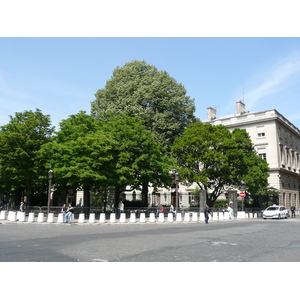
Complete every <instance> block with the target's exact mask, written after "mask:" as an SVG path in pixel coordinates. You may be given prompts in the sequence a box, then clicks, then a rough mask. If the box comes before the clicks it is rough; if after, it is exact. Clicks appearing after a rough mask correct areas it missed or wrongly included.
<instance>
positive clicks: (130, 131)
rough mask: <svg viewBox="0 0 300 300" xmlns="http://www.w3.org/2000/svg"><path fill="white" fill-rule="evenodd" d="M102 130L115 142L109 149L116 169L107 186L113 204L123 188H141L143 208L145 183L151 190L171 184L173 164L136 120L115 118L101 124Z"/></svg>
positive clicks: (145, 200)
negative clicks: (110, 188)
mask: <svg viewBox="0 0 300 300" xmlns="http://www.w3.org/2000/svg"><path fill="white" fill-rule="evenodd" d="M103 130H104V131H105V132H106V133H109V134H110V135H111V138H112V139H113V140H114V142H115V149H112V153H113V154H112V155H113V157H114V162H115V163H114V166H115V168H114V169H113V170H112V173H113V176H112V178H111V179H112V180H111V182H110V185H112V186H115V188H116V197H115V198H116V202H118V200H119V195H120V193H121V192H123V191H124V190H125V188H126V187H130V189H131V190H133V189H140V187H141V186H142V203H143V204H142V205H144V206H146V205H147V204H148V183H149V182H151V184H152V186H153V187H154V188H155V187H158V186H167V185H170V183H171V182H170V176H169V170H170V168H171V167H172V165H173V161H172V160H171V159H170V158H169V157H168V156H167V155H166V154H165V150H164V147H163V146H162V145H161V144H159V143H157V142H156V141H155V138H154V134H153V133H152V132H150V131H149V130H147V129H146V127H145V125H144V124H143V122H142V120H140V119H139V118H138V117H129V116H126V115H120V116H116V117H114V118H112V119H111V120H110V121H108V122H106V123H105V124H104V125H103Z"/></svg>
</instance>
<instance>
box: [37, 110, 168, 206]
mask: <svg viewBox="0 0 300 300" xmlns="http://www.w3.org/2000/svg"><path fill="white" fill-rule="evenodd" d="M60 128H61V129H60V131H58V132H57V133H56V136H55V137H54V139H53V142H52V143H50V144H47V145H45V146H44V147H43V148H42V150H41V151H40V153H41V155H42V156H43V157H49V163H51V165H52V168H53V171H54V173H55V182H56V184H59V185H62V186H66V187H69V188H73V189H78V188H79V189H84V190H85V193H84V194H85V195H84V205H85V206H89V201H90V200H89V196H88V195H89V191H90V189H94V190H95V189H98V188H107V187H109V186H114V187H115V188H116V191H118V192H119V194H120V193H121V192H122V191H124V190H125V188H126V187H127V186H129V187H130V188H131V189H138V188H140V186H142V185H144V184H146V183H147V185H148V182H151V183H152V184H153V185H154V186H157V185H160V186H161V185H164V184H168V183H169V177H168V171H169V168H170V164H171V160H170V158H168V157H167V156H166V155H165V154H163V152H164V149H163V147H162V146H161V145H160V144H158V143H157V142H156V141H155V139H154V135H153V133H152V132H150V131H149V130H147V129H146V127H145V126H144V125H143V122H142V121H141V120H140V119H139V118H138V117H129V116H127V115H124V116H116V117H114V118H111V119H110V120H109V121H102V122H101V121H99V120H96V119H95V118H94V117H92V116H90V115H87V114H86V113H85V112H80V113H78V114H76V115H71V116H70V117H69V118H68V119H66V120H63V121H62V122H61V123H60ZM116 201H118V195H117V197H116ZM144 201H145V202H146V205H147V199H145V198H144Z"/></svg>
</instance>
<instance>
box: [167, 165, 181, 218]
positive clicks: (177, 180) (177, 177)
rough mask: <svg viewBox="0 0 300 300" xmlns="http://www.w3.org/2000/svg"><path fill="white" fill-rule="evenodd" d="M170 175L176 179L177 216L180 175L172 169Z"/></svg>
mask: <svg viewBox="0 0 300 300" xmlns="http://www.w3.org/2000/svg"><path fill="white" fill-rule="evenodd" d="M169 174H171V175H173V176H174V179H175V210H176V214H177V213H178V202H179V199H178V182H179V174H178V172H177V170H176V169H172V170H171V171H170V172H169Z"/></svg>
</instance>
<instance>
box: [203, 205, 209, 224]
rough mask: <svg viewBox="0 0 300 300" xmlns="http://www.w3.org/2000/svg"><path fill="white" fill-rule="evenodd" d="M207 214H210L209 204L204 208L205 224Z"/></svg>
mask: <svg viewBox="0 0 300 300" xmlns="http://www.w3.org/2000/svg"><path fill="white" fill-rule="evenodd" d="M209 214H210V209H209V206H208V205H207V204H206V206H205V209H204V216H205V223H206V224H208V219H209Z"/></svg>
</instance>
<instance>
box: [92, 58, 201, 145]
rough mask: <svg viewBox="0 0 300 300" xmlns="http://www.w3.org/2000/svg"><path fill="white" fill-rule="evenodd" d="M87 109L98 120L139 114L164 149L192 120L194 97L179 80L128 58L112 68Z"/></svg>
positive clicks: (194, 119)
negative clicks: (188, 93) (108, 76)
mask: <svg viewBox="0 0 300 300" xmlns="http://www.w3.org/2000/svg"><path fill="white" fill-rule="evenodd" d="M95 96H96V99H95V100H94V101H93V102H92V106H91V112H92V115H93V116H95V117H96V118H97V119H99V120H109V119H110V118H111V117H113V116H115V115H120V114H123V113H127V114H128V115H129V116H138V117H140V118H141V119H142V120H143V121H144V124H145V126H146V128H147V129H148V130H151V131H153V132H155V134H156V138H157V140H158V141H159V142H160V143H162V144H163V145H165V146H167V147H168V148H170V147H171V144H172V143H173V141H174V139H175V137H177V136H178V135H180V134H181V133H182V132H183V131H184V129H185V128H186V127H187V126H188V125H189V124H191V123H193V122H195V121H196V118H195V116H194V112H195V105H194V99H191V98H190V97H188V96H187V95H186V90H185V88H184V86H183V85H182V84H181V83H177V82H176V80H175V79H174V78H172V77H170V76H169V74H168V73H167V72H166V71H159V70H157V68H156V67H154V66H152V65H149V64H146V62H145V61H132V62H129V63H126V64H125V65H124V66H123V67H117V68H116V69H115V70H114V71H113V75H112V77H111V79H110V80H108V81H107V82H106V85H105V88H103V89H99V90H98V91H97V92H96V94H95Z"/></svg>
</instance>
